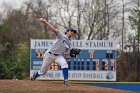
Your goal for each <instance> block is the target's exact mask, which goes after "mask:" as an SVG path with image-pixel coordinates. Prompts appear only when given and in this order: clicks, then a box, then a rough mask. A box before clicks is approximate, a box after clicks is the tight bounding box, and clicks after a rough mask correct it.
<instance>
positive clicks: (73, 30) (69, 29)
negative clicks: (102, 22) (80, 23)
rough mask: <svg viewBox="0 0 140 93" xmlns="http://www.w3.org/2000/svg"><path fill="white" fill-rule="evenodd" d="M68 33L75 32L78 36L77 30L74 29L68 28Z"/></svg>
mask: <svg viewBox="0 0 140 93" xmlns="http://www.w3.org/2000/svg"><path fill="white" fill-rule="evenodd" d="M67 31H72V32H74V34H76V33H77V30H76V29H74V28H68V29H67Z"/></svg>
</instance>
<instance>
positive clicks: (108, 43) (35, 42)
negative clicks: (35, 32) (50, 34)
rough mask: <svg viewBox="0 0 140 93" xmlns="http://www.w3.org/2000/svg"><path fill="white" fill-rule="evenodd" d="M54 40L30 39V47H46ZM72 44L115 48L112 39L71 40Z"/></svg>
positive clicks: (97, 47) (92, 47)
mask: <svg viewBox="0 0 140 93" xmlns="http://www.w3.org/2000/svg"><path fill="white" fill-rule="evenodd" d="M54 41H55V40H45V39H43V40H40V39H31V49H48V48H49V47H50V46H51V45H52V44H53V42H54ZM71 44H72V46H73V47H75V48H80V49H100V50H101V49H116V45H115V42H114V41H112V40H72V42H71Z"/></svg>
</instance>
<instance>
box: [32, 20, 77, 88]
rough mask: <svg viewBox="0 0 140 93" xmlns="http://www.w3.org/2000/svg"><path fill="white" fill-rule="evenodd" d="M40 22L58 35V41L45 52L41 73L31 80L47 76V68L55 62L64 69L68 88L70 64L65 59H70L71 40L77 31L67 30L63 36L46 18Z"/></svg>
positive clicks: (37, 73) (34, 75)
mask: <svg viewBox="0 0 140 93" xmlns="http://www.w3.org/2000/svg"><path fill="white" fill-rule="evenodd" d="M40 22H42V23H44V24H45V25H46V26H47V27H48V28H49V29H50V30H51V31H52V32H54V34H55V35H56V41H55V42H54V43H53V44H52V45H51V46H50V48H49V49H48V50H47V51H46V52H45V54H44V59H43V63H42V66H41V68H40V70H39V71H37V72H35V73H34V74H33V76H32V77H31V80H35V79H36V78H37V77H39V76H40V75H43V74H45V73H46V72H47V70H48V69H47V68H48V67H49V66H50V65H51V62H53V61H55V62H56V63H57V64H58V65H60V66H61V68H62V71H63V76H64V85H66V86H68V85H69V82H68V64H67V62H66V60H65V58H70V51H71V43H70V38H71V37H73V36H74V35H75V34H76V33H77V30H75V29H74V28H69V29H67V30H66V32H65V34H63V33H62V32H61V31H59V30H57V29H56V28H54V27H53V26H52V25H51V24H50V23H49V22H47V21H46V20H45V19H44V18H40ZM63 52H66V55H65V58H64V57H63V56H62V53H63ZM72 57H73V56H72Z"/></svg>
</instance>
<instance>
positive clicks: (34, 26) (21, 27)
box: [0, 0, 140, 81]
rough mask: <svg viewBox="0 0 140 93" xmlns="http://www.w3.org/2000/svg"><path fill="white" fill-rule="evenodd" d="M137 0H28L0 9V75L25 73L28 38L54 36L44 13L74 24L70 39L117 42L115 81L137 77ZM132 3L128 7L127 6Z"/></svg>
mask: <svg viewBox="0 0 140 93" xmlns="http://www.w3.org/2000/svg"><path fill="white" fill-rule="evenodd" d="M139 5H140V0H121V2H118V1H116V0H46V1H43V0H29V1H26V2H24V4H23V5H22V6H21V8H20V9H14V8H11V6H8V4H6V3H5V4H3V6H5V10H4V13H0V15H1V16H0V78H1V79H11V78H12V77H13V76H17V78H19V79H26V78H29V69H30V39H54V37H55V36H54V35H53V34H52V32H51V31H49V29H48V28H47V27H46V26H44V25H43V24H40V23H39V21H38V19H39V18H40V17H44V18H46V20H47V21H48V22H50V23H51V24H53V25H54V26H55V27H56V28H58V29H60V30H65V29H67V28H68V27H74V28H76V29H77V30H78V34H77V35H76V36H75V39H77V40H80V39H85V40H108V39H111V40H114V41H116V43H117V44H118V49H117V50H116V51H117V81H140V78H139V76H140V69H139V67H140V59H139V56H140V53H139V47H140V46H139V45H140V44H139V42H140V41H139V40H140V10H139V9H140V8H139ZM130 6H131V7H130Z"/></svg>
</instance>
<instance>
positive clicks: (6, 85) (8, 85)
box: [0, 80, 127, 93]
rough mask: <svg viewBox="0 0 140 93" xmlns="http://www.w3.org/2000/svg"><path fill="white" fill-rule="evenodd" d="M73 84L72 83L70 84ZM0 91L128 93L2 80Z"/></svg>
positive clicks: (107, 89) (54, 82) (81, 86)
mask: <svg viewBox="0 0 140 93" xmlns="http://www.w3.org/2000/svg"><path fill="white" fill-rule="evenodd" d="M70 83H71V82H70ZM0 90H16V91H81V92H111V93H126V92H127V91H122V90H117V89H111V88H103V87H96V86H88V85H83V84H74V83H72V84H71V86H69V87H66V86H64V85H63V82H62V81H60V82H56V81H30V80H0Z"/></svg>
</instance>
